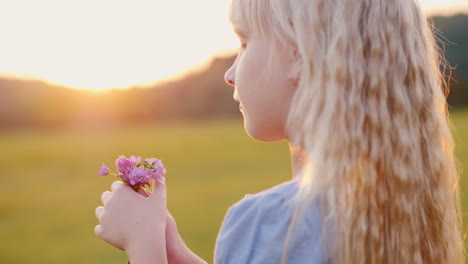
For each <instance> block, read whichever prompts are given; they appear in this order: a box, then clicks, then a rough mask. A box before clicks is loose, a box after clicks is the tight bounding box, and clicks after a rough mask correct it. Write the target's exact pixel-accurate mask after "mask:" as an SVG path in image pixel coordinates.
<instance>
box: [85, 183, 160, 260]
mask: <svg viewBox="0 0 468 264" xmlns="http://www.w3.org/2000/svg"><path fill="white" fill-rule="evenodd" d="M111 190H112V192H109V191H106V192H104V193H103V194H102V196H101V199H102V203H103V205H104V206H99V207H97V208H96V217H97V218H98V220H99V222H100V225H97V226H96V227H95V229H94V231H95V233H96V235H97V236H98V237H100V238H101V239H103V240H104V241H106V242H108V243H109V244H111V245H113V246H115V247H116V248H119V249H121V250H125V251H126V252H127V254H128V256H129V258H130V260H131V261H132V262H133V263H137V262H146V261H149V260H150V259H151V260H154V261H157V263H166V262H167V257H166V243H165V229H166V221H167V207H166V206H167V205H166V185H165V183H164V182H159V181H155V183H154V191H153V193H152V194H151V195H149V196H148V197H145V196H143V195H142V194H141V193H137V192H135V191H134V190H133V189H132V188H131V187H130V186H128V185H127V184H125V183H123V182H121V181H115V182H113V183H112V185H111Z"/></svg>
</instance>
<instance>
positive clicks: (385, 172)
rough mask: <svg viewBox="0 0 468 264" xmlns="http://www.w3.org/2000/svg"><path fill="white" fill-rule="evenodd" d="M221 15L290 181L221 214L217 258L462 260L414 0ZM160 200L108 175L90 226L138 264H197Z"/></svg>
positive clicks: (248, 105)
mask: <svg viewBox="0 0 468 264" xmlns="http://www.w3.org/2000/svg"><path fill="white" fill-rule="evenodd" d="M230 20H231V22H232V24H233V26H234V29H235V31H236V32H237V34H238V36H239V38H240V41H241V49H240V51H239V54H238V56H237V59H236V61H235V62H234V64H233V65H232V67H231V68H230V69H229V70H228V71H227V72H226V75H225V79H226V81H227V82H228V83H229V84H231V85H232V86H234V99H235V100H236V101H239V103H240V105H241V106H240V107H241V112H242V113H243V116H244V124H245V130H246V132H247V133H248V134H249V135H250V136H251V137H252V138H254V139H256V140H261V141H268V142H274V141H280V140H288V141H289V143H290V147H291V155H292V162H293V179H292V180H291V181H288V182H285V183H282V184H280V185H277V186H275V187H273V188H271V189H268V190H266V191H263V192H260V193H258V194H254V195H247V196H246V197H245V198H244V199H242V200H241V201H239V202H238V203H236V204H235V205H233V206H232V207H231V208H229V210H228V212H227V214H226V217H225V219H224V221H223V224H222V227H221V230H220V233H219V234H218V238H217V242H216V248H215V263H218V264H220V263H280V262H281V263H399V264H400V263H437V264H438V263H459V264H461V263H463V262H464V249H463V248H464V247H463V241H462V237H461V218H460V217H461V211H460V210H461V209H460V198H459V193H458V189H459V188H458V175H457V171H456V167H455V161H454V157H453V147H454V143H453V141H452V136H451V133H450V127H449V116H448V111H447V104H446V100H445V97H444V91H443V89H444V88H445V85H444V84H445V83H444V79H443V76H442V74H441V72H440V70H439V66H440V65H441V63H442V62H443V60H442V57H441V56H440V54H439V53H438V49H437V45H436V43H435V40H434V36H433V35H432V33H431V28H430V27H429V26H428V24H427V23H426V19H425V17H424V16H423V14H422V11H421V8H420V7H419V5H418V3H417V2H416V1H411V0H353V1H351V0H232V2H231V8H230ZM141 194H143V195H146V196H147V195H149V194H146V193H143V192H141ZM165 194H166V188H165V185H164V184H163V183H161V184H158V185H157V186H156V188H155V190H154V192H153V194H151V195H149V197H143V196H141V195H138V194H136V193H135V192H133V191H132V190H131V188H129V187H128V186H125V185H123V184H120V183H114V184H113V192H112V193H110V192H105V193H104V194H103V202H104V207H99V208H98V210H97V216H98V219H100V223H101V225H100V226H97V227H96V234H97V235H98V236H99V237H101V238H103V239H104V240H106V241H108V242H110V243H111V244H113V245H115V246H116V247H119V248H121V249H125V250H126V251H127V253H128V255H129V257H130V259H131V260H132V263H133V264H139V263H166V261H168V262H169V263H204V261H203V260H201V259H200V258H198V257H197V256H196V255H195V254H193V253H192V252H191V251H190V250H189V249H188V248H187V247H185V245H184V243H183V241H182V240H181V238H180V237H179V236H178V234H177V229H176V227H175V221H174V219H173V218H172V217H171V216H170V214H169V213H168V212H167V210H166V204H165ZM153 196H155V197H156V198H155V199H152V197H153ZM126 203H127V204H132V205H135V204H136V205H137V206H134V207H133V208H132V209H131V210H129V209H127V208H128V207H127V206H126ZM149 208H155V209H153V210H151V211H150V210H147V209H149ZM134 224H138V226H141V227H142V228H140V229H142V230H138V228H137V231H135V229H134V228H135V225H134ZM143 227H144V230H143ZM149 247H150V248H151V250H149V249H148V248H149ZM132 258H134V259H135V260H133V259H132ZM138 258H140V259H138ZM151 261H152V262H151Z"/></svg>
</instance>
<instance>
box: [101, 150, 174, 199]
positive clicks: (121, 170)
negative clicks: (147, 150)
mask: <svg viewBox="0 0 468 264" xmlns="http://www.w3.org/2000/svg"><path fill="white" fill-rule="evenodd" d="M115 167H116V168H117V171H118V173H111V174H112V175H114V176H116V177H119V178H120V179H121V180H122V181H123V182H125V183H126V184H128V185H130V186H131V187H132V188H133V189H134V190H135V191H137V190H138V188H140V187H144V186H145V185H148V186H151V181H152V180H160V179H163V180H164V174H165V173H166V168H164V166H163V164H162V162H161V160H159V159H155V158H148V159H145V161H143V162H142V159H141V157H135V156H131V157H130V158H129V159H128V158H126V157H125V156H119V157H118V158H117V159H116V161H115ZM108 174H109V169H108V168H107V167H106V165H104V163H103V164H102V167H101V169H100V170H99V175H101V176H105V175H108Z"/></svg>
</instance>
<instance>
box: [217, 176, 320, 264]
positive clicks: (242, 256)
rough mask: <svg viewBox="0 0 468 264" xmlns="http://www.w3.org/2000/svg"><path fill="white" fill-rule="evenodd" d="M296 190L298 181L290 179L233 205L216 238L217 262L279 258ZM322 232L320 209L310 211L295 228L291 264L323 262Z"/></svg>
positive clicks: (245, 261) (256, 261)
mask: <svg viewBox="0 0 468 264" xmlns="http://www.w3.org/2000/svg"><path fill="white" fill-rule="evenodd" d="M297 190H298V181H297V180H291V181H287V182H283V183H281V184H278V185H275V186H273V187H271V188H269V189H266V190H264V191H261V192H258V193H255V194H247V195H245V197H244V198H242V199H241V200H240V201H238V202H236V203H235V204H234V205H232V206H231V207H230V208H229V209H228V211H227V213H226V216H225V218H224V221H223V223H222V226H221V230H220V232H219V234H218V237H217V242H216V248H215V258H216V259H215V260H216V261H215V262H216V263H264V262H263V261H262V260H267V259H270V260H271V257H279V256H280V255H281V252H282V249H283V245H284V244H283V243H284V241H285V238H286V234H287V232H288V228H289V223H290V221H291V216H292V211H293V205H292V204H291V203H290V201H291V198H293V196H294V194H295V193H296V191H297ZM320 230H321V224H320V212H319V210H318V207H313V208H310V210H309V212H308V213H307V216H306V221H304V222H302V223H300V224H299V225H298V226H297V229H294V232H293V235H292V238H291V239H292V240H291V245H292V248H293V251H294V254H292V255H291V257H293V258H295V259H289V260H288V263H303V260H304V259H317V260H319V259H321V246H320V243H319V240H320V233H321V231H320ZM273 259H275V258H273ZM228 260H229V261H228ZM301 261H302V262H301ZM267 263H270V262H267ZM274 263H276V262H274ZM312 263H320V262H312Z"/></svg>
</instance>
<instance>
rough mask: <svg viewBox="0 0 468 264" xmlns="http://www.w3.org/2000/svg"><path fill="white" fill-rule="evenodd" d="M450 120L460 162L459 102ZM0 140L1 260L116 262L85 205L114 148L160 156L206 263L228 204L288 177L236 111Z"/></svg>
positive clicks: (96, 199)
mask: <svg viewBox="0 0 468 264" xmlns="http://www.w3.org/2000/svg"><path fill="white" fill-rule="evenodd" d="M453 120H454V123H455V126H456V130H455V133H454V134H455V138H456V139H457V142H458V148H457V156H458V158H459V160H460V161H461V163H462V164H466V165H465V167H468V150H467V147H466V144H468V111H459V112H455V113H454V114H453ZM461 142H464V143H465V145H462V143H461ZM0 150H1V151H0V180H1V183H0V227H1V229H0V230H1V231H0V238H1V239H0V263H8V264H9V263H11V264H18V263H37V264H40V263H48V264H51V263H60V264H62V263H70V264H73V263H80V264H81V263H88V264H91V263H125V261H126V255H125V253H124V252H122V251H120V250H118V249H115V248H113V247H112V246H110V245H108V244H107V243H105V242H103V241H102V240H100V239H99V238H97V237H96V236H95V235H94V231H93V229H94V226H95V225H97V219H96V218H95V216H94V209H95V208H96V207H97V206H99V205H101V201H100V196H101V193H102V192H104V191H106V190H109V188H110V183H111V182H112V181H114V180H115V179H114V178H112V177H99V176H97V172H98V170H99V167H100V165H101V162H105V163H106V164H108V165H112V164H113V161H114V160H115V158H116V157H117V156H118V155H126V156H130V155H139V156H143V157H156V158H159V159H162V160H163V162H164V165H165V167H166V168H167V170H168V172H167V186H168V207H169V209H170V211H171V212H172V214H173V215H174V217H175V218H176V221H177V223H178V227H179V231H180V233H181V235H182V237H183V238H184V240H185V241H186V243H187V244H188V246H189V247H190V248H191V249H192V250H193V251H194V252H195V253H196V254H198V255H199V256H200V257H202V258H203V259H205V260H206V261H208V262H209V263H212V260H213V252H214V244H215V240H216V235H217V233H218V231H219V228H220V225H221V222H222V219H223V217H224V215H225V213H226V211H227V209H228V207H229V206H230V205H232V204H233V203H235V202H237V201H238V200H240V199H242V198H243V197H244V195H245V194H247V193H256V192H258V191H261V190H263V189H266V188H269V187H271V186H273V185H276V184H278V183H280V182H282V181H286V180H289V179H290V178H291V166H290V158H289V153H288V146H287V142H286V141H283V142H279V143H262V142H257V141H254V140H252V139H250V138H249V137H248V136H247V135H246V133H245V132H244V129H243V124H242V121H241V120H237V121H212V122H206V123H194V124H166V125H162V126H153V127H140V128H133V129H123V130H116V131H101V132H99V131H94V132H90V131H88V132H84V131H76V132H70V131H68V132H67V131H63V132H54V133H45V132H44V133H37V132H35V133H14V134H13V133H10V134H8V133H3V134H0ZM464 175H465V176H468V174H467V173H466V172H464ZM465 178H466V177H463V176H462V177H461V188H462V195H463V201H464V203H465V204H468V203H467V202H468V197H467V195H468V181H467V180H465ZM465 190H466V191H465ZM464 194H466V195H464ZM465 220H468V219H465ZM465 222H466V221H465Z"/></svg>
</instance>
